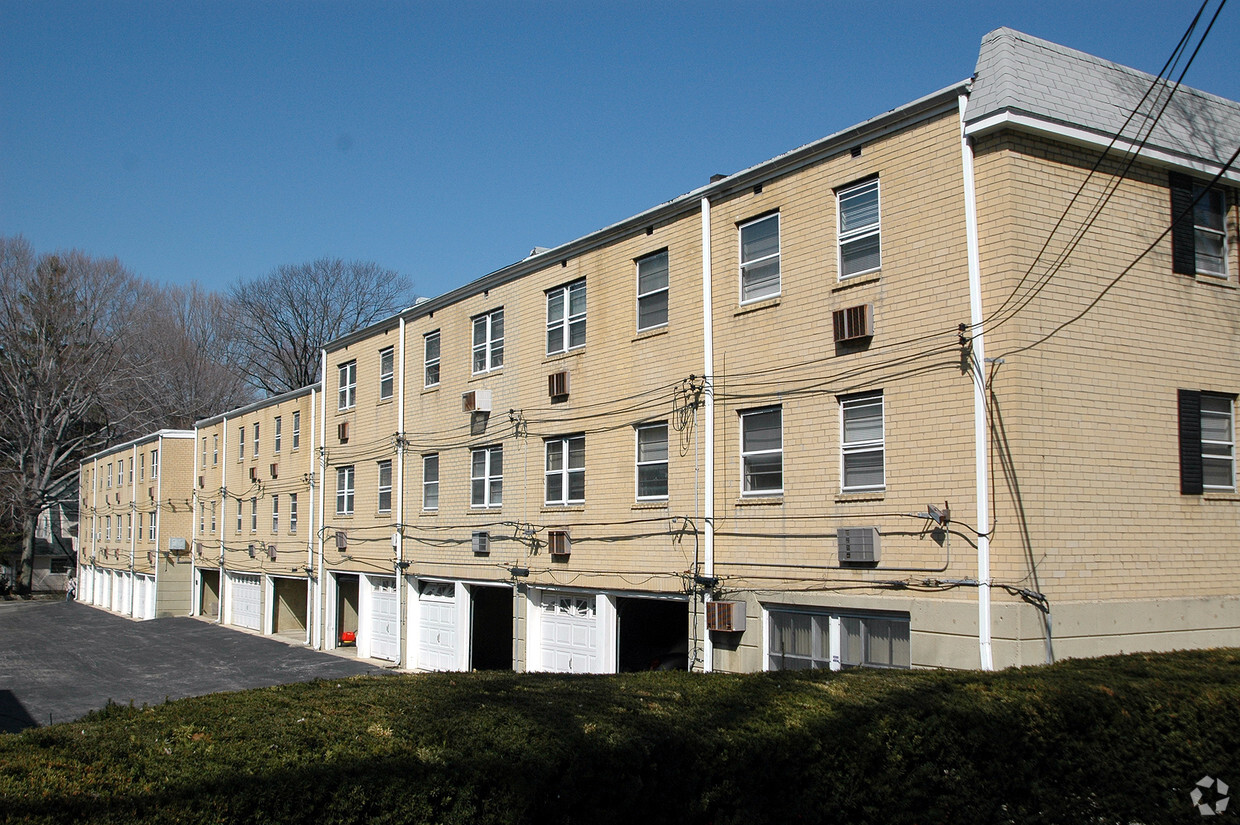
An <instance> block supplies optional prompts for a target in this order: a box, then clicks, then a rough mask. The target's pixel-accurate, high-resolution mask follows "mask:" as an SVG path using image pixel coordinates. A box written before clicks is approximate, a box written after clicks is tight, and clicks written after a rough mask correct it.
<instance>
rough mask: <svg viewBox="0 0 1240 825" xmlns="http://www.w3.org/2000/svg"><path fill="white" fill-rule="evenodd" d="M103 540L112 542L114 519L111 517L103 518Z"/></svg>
mask: <svg viewBox="0 0 1240 825" xmlns="http://www.w3.org/2000/svg"><path fill="white" fill-rule="evenodd" d="M103 538H104V541H111V540H112V517H111V516H104V517H103Z"/></svg>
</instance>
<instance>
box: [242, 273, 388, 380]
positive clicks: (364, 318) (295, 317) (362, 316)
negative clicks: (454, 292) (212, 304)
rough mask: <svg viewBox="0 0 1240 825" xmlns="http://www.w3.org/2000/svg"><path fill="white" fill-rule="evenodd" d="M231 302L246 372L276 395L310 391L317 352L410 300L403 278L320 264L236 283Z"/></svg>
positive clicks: (315, 377)
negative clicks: (298, 390)
mask: <svg viewBox="0 0 1240 825" xmlns="http://www.w3.org/2000/svg"><path fill="white" fill-rule="evenodd" d="M232 299H233V301H234V303H235V306H236V319H237V324H238V327H239V332H240V339H241V342H242V348H243V352H244V361H243V363H244V367H245V371H246V373H247V375H248V376H249V378H250V380H251V381H252V382H253V384H254V385H255V386H256V387H259V388H260V389H262V390H264V391H266V392H268V393H271V394H277V393H281V392H286V391H288V390H294V389H297V388H299V387H304V386H306V385H307V384H313V383H314V382H315V381H317V380H318V379H319V350H320V349H321V348H322V346H323V345H324V344H326V343H327V342H328V341H331V340H333V339H335V338H339V337H341V336H343V335H347V334H348V333H350V332H352V331H353V330H355V329H360V328H362V327H365V326H367V325H369V324H372V323H374V322H375V321H379V320H381V319H383V318H386V317H389V316H391V315H394V314H396V313H397V312H399V311H400V310H401V309H403V308H404V307H406V306H408V305H409V303H411V302H412V293H411V285H410V282H409V279H408V278H406V277H405V276H403V275H401V274H399V273H397V272H395V271H393V270H390V269H384V268H383V267H381V266H379V265H378V264H375V263H371V262H368V261H343V260H341V259H340V258H319V259H318V260H316V261H311V262H310V263H305V264H297V265H284V266H279V267H276V268H275V269H274V270H272V271H271V272H270V273H268V274H267V275H265V276H263V277H261V278H255V279H254V280H251V281H242V282H240V283H238V284H236V285H235V286H234V287H233V289H232Z"/></svg>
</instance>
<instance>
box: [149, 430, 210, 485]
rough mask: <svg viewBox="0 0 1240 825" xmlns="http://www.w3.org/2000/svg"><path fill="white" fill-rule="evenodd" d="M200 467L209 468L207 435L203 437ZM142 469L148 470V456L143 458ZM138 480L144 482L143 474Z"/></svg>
mask: <svg viewBox="0 0 1240 825" xmlns="http://www.w3.org/2000/svg"><path fill="white" fill-rule="evenodd" d="M199 466H202V467H206V466H207V437H206V436H205V435H204V436H203V437H202V464H201V465H199ZM142 469H143V470H145V469H146V456H143V457H142ZM138 480H139V481H141V480H142V473H141V472H139V473H138Z"/></svg>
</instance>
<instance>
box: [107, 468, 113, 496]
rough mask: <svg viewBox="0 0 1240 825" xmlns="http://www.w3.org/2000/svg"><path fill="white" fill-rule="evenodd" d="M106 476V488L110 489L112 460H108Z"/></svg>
mask: <svg viewBox="0 0 1240 825" xmlns="http://www.w3.org/2000/svg"><path fill="white" fill-rule="evenodd" d="M107 478H108V489H109V490H111V489H112V462H110V461H109V462H108V473H107Z"/></svg>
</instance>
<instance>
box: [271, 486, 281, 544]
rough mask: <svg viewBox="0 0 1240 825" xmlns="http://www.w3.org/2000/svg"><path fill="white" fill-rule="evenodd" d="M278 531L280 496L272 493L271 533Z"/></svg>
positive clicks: (274, 533)
mask: <svg viewBox="0 0 1240 825" xmlns="http://www.w3.org/2000/svg"><path fill="white" fill-rule="evenodd" d="M279 532H280V497H279V496H278V495H272V497H271V534H272V535H273V536H274V535H277V534H278V533H279Z"/></svg>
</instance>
